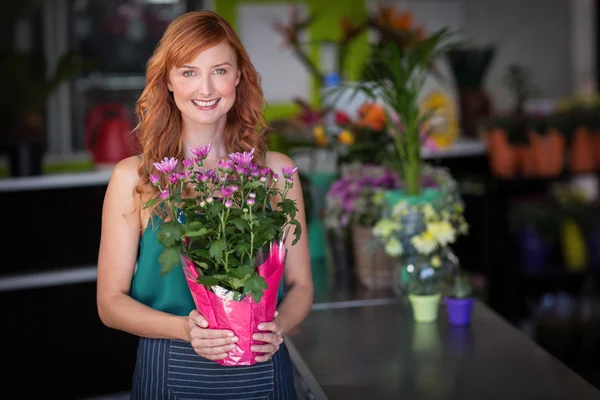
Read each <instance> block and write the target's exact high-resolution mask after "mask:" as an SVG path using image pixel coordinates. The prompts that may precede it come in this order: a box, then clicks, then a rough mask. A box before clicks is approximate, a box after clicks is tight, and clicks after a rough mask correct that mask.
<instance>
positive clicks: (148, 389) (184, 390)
mask: <svg viewBox="0 0 600 400" xmlns="http://www.w3.org/2000/svg"><path fill="white" fill-rule="evenodd" d="M138 399H139V400H184V399H203V400H238V399H239V400H242V399H243V400H258V399H267V400H295V399H296V392H295V387H294V376H293V371H292V363H291V360H290V355H289V353H288V350H287V348H286V347H285V343H283V344H282V345H281V347H280V348H279V351H277V352H276V353H275V355H274V356H273V359H272V360H270V361H268V362H265V363H256V364H254V365H250V366H239V367H231V366H223V365H220V364H217V363H215V362H213V361H210V360H207V359H205V358H203V357H200V356H199V355H198V354H196V352H195V351H194V349H193V348H192V346H191V345H190V343H188V342H186V341H182V340H169V339H148V338H140V343H139V346H138V353H137V363H136V367H135V371H134V374H133V384H132V389H131V400H138Z"/></svg>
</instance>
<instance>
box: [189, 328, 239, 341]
mask: <svg viewBox="0 0 600 400" xmlns="http://www.w3.org/2000/svg"><path fill="white" fill-rule="evenodd" d="M190 336H192V337H193V338H200V339H219V338H226V337H229V338H232V337H234V335H233V332H231V331H228V330H224V329H204V328H200V329H198V328H196V329H192V331H191V332H190Z"/></svg>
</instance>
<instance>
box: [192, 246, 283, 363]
mask: <svg viewBox="0 0 600 400" xmlns="http://www.w3.org/2000/svg"><path fill="white" fill-rule="evenodd" d="M286 252H287V251H286V248H285V246H284V245H283V243H281V242H280V243H276V242H272V243H271V245H270V251H269V252H268V254H267V255H266V257H263V258H264V262H263V263H262V264H261V265H260V266H259V267H258V274H259V275H260V276H261V277H263V278H264V279H265V281H266V282H267V285H268V288H267V289H266V290H265V291H264V294H263V297H262V298H261V299H260V301H259V302H258V303H256V302H255V301H254V299H253V298H252V296H251V295H249V294H248V295H247V296H246V297H244V298H243V299H242V300H241V301H235V300H230V299H226V298H224V297H223V296H220V295H218V294H216V293H214V292H213V291H212V290H209V289H207V288H206V287H205V286H204V285H202V284H199V283H196V278H197V277H198V272H197V271H196V268H195V266H194V263H193V262H192V261H191V260H189V259H188V258H186V257H182V266H183V268H184V271H185V275H186V277H187V282H188V286H189V288H190V291H191V292H192V296H193V298H194V302H195V304H196V308H197V309H198V312H199V313H200V314H202V315H203V316H204V318H206V320H207V321H208V327H209V328H211V329H229V330H231V331H233V333H234V335H235V336H237V337H238V341H237V343H236V348H235V349H233V350H231V351H230V352H229V356H228V357H227V358H225V359H223V360H217V361H216V362H217V363H219V364H221V365H228V366H233V365H252V364H255V363H256V360H255V358H256V356H257V355H260V354H262V353H255V352H253V351H251V350H250V348H251V346H252V345H255V344H263V342H259V341H256V340H254V339H252V335H253V334H254V333H256V332H262V331H259V330H258V324H260V323H261V322H270V321H272V320H273V318H274V316H275V309H276V307H277V296H278V293H279V285H280V284H281V278H282V276H283V268H284V265H285V257H286ZM257 259H258V258H257ZM257 263H258V262H257Z"/></svg>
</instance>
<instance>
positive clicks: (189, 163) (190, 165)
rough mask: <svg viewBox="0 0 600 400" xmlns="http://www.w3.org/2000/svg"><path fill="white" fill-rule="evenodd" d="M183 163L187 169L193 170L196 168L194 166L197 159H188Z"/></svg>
mask: <svg viewBox="0 0 600 400" xmlns="http://www.w3.org/2000/svg"><path fill="white" fill-rule="evenodd" d="M181 163H182V164H183V166H184V167H185V168H186V169H192V168H194V165H195V163H196V159H195V157H190V158H186V159H184V160H183V161H182V162H181Z"/></svg>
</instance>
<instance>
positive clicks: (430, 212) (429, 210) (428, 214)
mask: <svg viewBox="0 0 600 400" xmlns="http://www.w3.org/2000/svg"><path fill="white" fill-rule="evenodd" d="M421 211H423V217H425V220H432V219H434V218H435V217H436V216H437V214H436V212H435V209H434V208H433V206H432V205H431V203H425V204H424V205H423V207H422V210H421Z"/></svg>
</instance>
